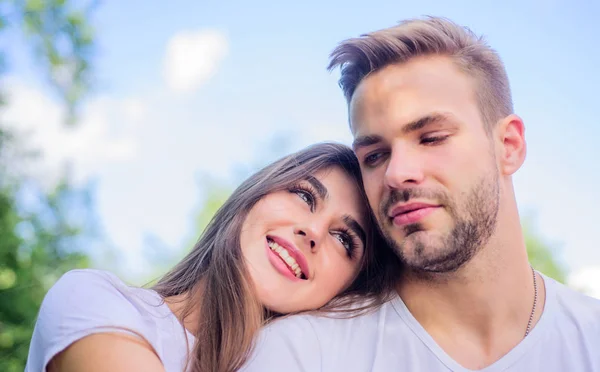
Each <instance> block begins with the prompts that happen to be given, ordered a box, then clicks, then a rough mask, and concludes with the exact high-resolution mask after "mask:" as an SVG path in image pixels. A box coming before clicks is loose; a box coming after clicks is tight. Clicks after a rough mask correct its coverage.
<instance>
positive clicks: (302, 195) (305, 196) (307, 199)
mask: <svg viewBox="0 0 600 372" xmlns="http://www.w3.org/2000/svg"><path fill="white" fill-rule="evenodd" d="M296 195H298V196H299V197H300V199H302V200H304V201H305V202H306V204H309V205H310V204H311V203H312V199H311V197H310V195H308V193H307V192H306V191H297V192H296Z"/></svg>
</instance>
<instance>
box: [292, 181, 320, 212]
mask: <svg viewBox="0 0 600 372" xmlns="http://www.w3.org/2000/svg"><path fill="white" fill-rule="evenodd" d="M289 191H290V192H291V193H294V194H297V195H298V196H299V197H300V199H302V200H303V201H304V202H305V203H306V204H308V206H309V207H310V210H311V211H313V210H314V209H315V208H316V206H317V197H316V196H315V195H316V192H315V190H314V189H313V188H312V186H308V185H304V184H298V185H295V186H293V187H291V188H290V190H289Z"/></svg>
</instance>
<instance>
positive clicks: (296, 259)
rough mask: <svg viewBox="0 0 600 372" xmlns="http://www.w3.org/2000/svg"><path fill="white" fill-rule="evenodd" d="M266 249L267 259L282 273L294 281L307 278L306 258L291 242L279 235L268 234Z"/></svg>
mask: <svg viewBox="0 0 600 372" xmlns="http://www.w3.org/2000/svg"><path fill="white" fill-rule="evenodd" d="M266 249H267V256H268V258H269V261H270V262H271V264H272V265H273V267H274V268H275V269H276V270H277V271H279V272H280V273H281V274H282V275H284V276H285V277H287V278H289V279H291V280H294V281H296V280H302V279H306V278H309V276H310V273H309V269H308V263H307V261H306V258H305V257H304V254H302V252H301V251H300V250H299V249H298V248H296V247H295V246H294V245H293V244H292V243H290V242H289V241H287V240H285V239H284V238H282V237H280V236H275V235H268V236H267V239H266Z"/></svg>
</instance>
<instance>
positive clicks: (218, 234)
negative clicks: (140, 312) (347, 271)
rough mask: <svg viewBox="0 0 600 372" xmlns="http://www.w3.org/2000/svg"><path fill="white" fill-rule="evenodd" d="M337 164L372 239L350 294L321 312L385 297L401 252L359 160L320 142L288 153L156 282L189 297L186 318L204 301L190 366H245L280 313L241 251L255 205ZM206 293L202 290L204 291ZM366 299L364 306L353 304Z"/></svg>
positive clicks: (242, 191)
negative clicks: (377, 211) (374, 209)
mask: <svg viewBox="0 0 600 372" xmlns="http://www.w3.org/2000/svg"><path fill="white" fill-rule="evenodd" d="M332 167H338V168H339V169H341V170H343V171H344V172H345V173H346V174H348V175H349V176H350V177H351V178H352V179H353V180H354V181H355V183H356V187H357V188H358V190H359V191H360V195H361V199H362V202H363V203H364V205H365V206H366V208H365V210H366V211H368V212H367V213H368V216H366V217H367V218H366V220H367V221H368V222H367V226H365V229H366V231H367V244H366V247H365V248H366V249H365V255H364V258H363V265H362V270H361V272H360V274H359V276H358V278H357V279H356V280H355V281H354V283H353V284H352V285H351V286H350V288H348V289H347V290H346V291H345V292H344V293H342V294H341V295H340V296H338V297H337V298H336V299H335V300H334V301H332V302H331V303H330V304H328V305H327V306H326V307H325V308H323V309H320V310H323V311H336V310H337V311H339V312H345V313H348V314H351V316H354V315H357V314H359V313H361V312H362V311H368V310H370V309H373V308H376V307H377V306H378V305H379V304H381V303H382V302H383V301H385V300H386V299H387V294H388V293H389V292H390V289H391V287H392V285H393V283H394V279H395V277H396V275H397V271H396V270H395V269H394V265H390V263H393V262H395V260H396V257H395V256H394V255H393V253H391V252H390V251H389V250H388V249H386V248H385V244H384V243H383V240H382V239H381V235H380V234H379V232H378V230H377V228H376V223H375V220H374V217H373V214H372V213H371V212H370V209H369V208H368V203H367V198H366V194H365V192H364V189H363V186H362V178H361V173H360V168H359V164H358V160H357V159H356V157H355V155H354V153H353V152H352V150H351V149H350V148H348V147H347V146H344V145H341V144H336V143H321V144H317V145H313V146H310V147H308V148H306V149H304V150H302V151H299V152H297V153H294V154H292V155H289V156H286V157H284V158H283V159H280V160H279V161H277V162H275V163H273V164H271V165H269V166H267V167H265V168H263V169H261V170H260V171H258V172H257V173H255V174H254V175H252V176H251V177H250V178H248V179H247V180H246V181H245V182H243V183H242V184H241V185H240V186H239V187H238V188H237V189H236V190H235V191H234V192H233V194H232V195H231V196H230V197H229V199H228V200H227V201H226V202H225V203H224V204H223V206H222V207H221V208H220V209H219V210H218V211H217V212H216V214H215V215H214V217H213V218H212V220H211V222H210V223H209V224H208V226H207V227H206V229H205V230H204V232H203V234H202V236H201V237H200V240H199V241H198V242H197V243H196V245H195V246H194V248H193V249H192V251H191V252H190V253H189V254H188V255H187V256H186V257H185V258H184V259H183V260H182V261H181V262H180V263H179V264H177V265H176V266H175V267H174V268H173V269H172V270H171V271H170V272H169V273H167V274H166V275H165V276H164V277H163V278H162V279H160V280H159V282H158V283H157V284H156V285H155V286H154V287H153V289H154V290H156V291H157V292H158V293H159V294H160V295H161V296H162V297H163V298H165V299H166V298H169V297H172V296H183V297H184V298H186V299H188V301H187V305H186V307H185V308H184V309H183V311H182V313H181V314H180V320H182V322H183V320H184V319H185V318H186V317H187V316H189V314H190V313H191V312H192V310H193V309H194V307H196V306H200V314H201V315H200V320H199V324H198V325H197V332H196V334H195V335H194V336H195V337H196V340H195V344H194V351H193V353H192V354H191V355H190V356H189V360H188V367H189V368H190V369H191V370H192V371H197V372H230V371H235V370H237V369H239V368H240V367H241V366H242V365H243V364H244V362H245V360H246V358H247V356H248V355H249V353H250V352H251V350H252V346H253V342H254V338H255V336H256V334H257V332H258V331H259V330H260V328H261V327H262V326H264V325H265V324H267V323H268V322H269V321H271V320H272V319H274V318H276V317H277V316H278V314H274V313H272V312H270V311H268V310H267V309H265V308H264V307H263V306H262V305H261V304H260V302H259V301H258V299H257V296H256V295H255V293H254V288H253V285H252V280H251V279H250V277H249V275H248V272H247V270H246V265H245V263H244V259H243V256H242V252H241V248H240V234H241V229H242V225H243V223H244V220H245V218H246V216H247V214H248V212H249V211H250V209H251V208H252V207H253V206H254V205H255V204H256V202H258V201H259V200H260V199H261V198H263V197H264V196H265V195H267V194H270V193H272V192H275V191H280V190H286V189H289V188H290V187H292V186H293V185H295V184H296V183H297V182H298V181H299V180H302V179H305V178H306V177H307V176H308V175H312V174H314V173H315V172H318V171H319V170H323V169H328V168H332ZM200 293H201V294H200ZM357 298H360V304H361V305H360V306H350V307H351V309H349V307H348V305H352V304H353V302H354V301H355V300H356V299H357Z"/></svg>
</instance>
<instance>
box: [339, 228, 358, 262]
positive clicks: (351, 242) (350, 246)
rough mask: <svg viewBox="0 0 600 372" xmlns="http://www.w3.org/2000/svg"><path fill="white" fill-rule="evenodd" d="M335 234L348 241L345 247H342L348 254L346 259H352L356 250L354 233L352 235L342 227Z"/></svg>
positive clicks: (356, 243)
mask: <svg viewBox="0 0 600 372" xmlns="http://www.w3.org/2000/svg"><path fill="white" fill-rule="evenodd" d="M337 233H338V234H339V235H341V236H344V237H346V238H347V239H348V242H347V245H346V244H344V243H342V244H344V247H345V248H346V252H347V253H348V257H350V259H352V258H354V254H355V253H356V250H357V249H358V246H359V244H358V241H357V240H358V237H357V236H355V235H354V233H352V232H351V231H350V230H349V229H347V228H345V227H342V228H340V229H338V231H337Z"/></svg>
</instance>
